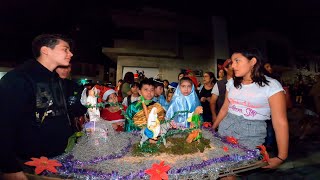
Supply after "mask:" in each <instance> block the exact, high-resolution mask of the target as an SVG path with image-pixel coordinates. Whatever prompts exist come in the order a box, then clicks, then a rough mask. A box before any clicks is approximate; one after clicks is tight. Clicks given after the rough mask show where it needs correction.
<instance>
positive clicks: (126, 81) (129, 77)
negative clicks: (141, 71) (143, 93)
mask: <svg viewBox="0 0 320 180" xmlns="http://www.w3.org/2000/svg"><path fill="white" fill-rule="evenodd" d="M133 82H134V75H133V72H126V74H125V75H124V78H123V83H122V84H121V86H120V91H121V93H122V98H125V97H127V96H128V95H131V94H132V92H131V91H130V85H131V84H133Z"/></svg>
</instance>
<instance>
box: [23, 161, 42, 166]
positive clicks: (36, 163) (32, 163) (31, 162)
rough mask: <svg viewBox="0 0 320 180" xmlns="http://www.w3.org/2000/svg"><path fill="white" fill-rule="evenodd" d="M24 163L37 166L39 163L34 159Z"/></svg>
mask: <svg viewBox="0 0 320 180" xmlns="http://www.w3.org/2000/svg"><path fill="white" fill-rule="evenodd" d="M24 164H25V165H28V166H39V165H40V163H39V162H36V161H28V162H25V163H24Z"/></svg>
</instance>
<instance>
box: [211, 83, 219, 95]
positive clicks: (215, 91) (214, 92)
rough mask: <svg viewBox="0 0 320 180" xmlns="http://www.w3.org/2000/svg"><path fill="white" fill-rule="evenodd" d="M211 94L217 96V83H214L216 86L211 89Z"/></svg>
mask: <svg viewBox="0 0 320 180" xmlns="http://www.w3.org/2000/svg"><path fill="white" fill-rule="evenodd" d="M211 94H215V95H217V96H219V89H218V83H216V84H215V85H214V86H213V88H212V90H211Z"/></svg>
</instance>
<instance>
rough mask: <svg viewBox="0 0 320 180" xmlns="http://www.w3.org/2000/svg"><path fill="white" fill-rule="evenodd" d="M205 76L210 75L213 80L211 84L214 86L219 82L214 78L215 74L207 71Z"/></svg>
mask: <svg viewBox="0 0 320 180" xmlns="http://www.w3.org/2000/svg"><path fill="white" fill-rule="evenodd" d="M204 74H208V75H209V76H210V79H212V82H211V84H213V85H214V84H215V83H216V82H217V79H216V77H215V76H214V74H213V72H210V71H207V72H205V73H204Z"/></svg>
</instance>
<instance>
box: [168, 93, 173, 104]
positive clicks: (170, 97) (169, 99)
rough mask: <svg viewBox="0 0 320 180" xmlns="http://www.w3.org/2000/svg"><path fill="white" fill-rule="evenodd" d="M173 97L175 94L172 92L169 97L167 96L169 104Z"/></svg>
mask: <svg viewBox="0 0 320 180" xmlns="http://www.w3.org/2000/svg"><path fill="white" fill-rule="evenodd" d="M172 96H173V93H172V92H171V93H168V95H167V102H170V101H171V99H172Z"/></svg>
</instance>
